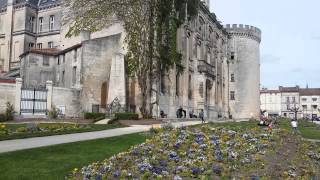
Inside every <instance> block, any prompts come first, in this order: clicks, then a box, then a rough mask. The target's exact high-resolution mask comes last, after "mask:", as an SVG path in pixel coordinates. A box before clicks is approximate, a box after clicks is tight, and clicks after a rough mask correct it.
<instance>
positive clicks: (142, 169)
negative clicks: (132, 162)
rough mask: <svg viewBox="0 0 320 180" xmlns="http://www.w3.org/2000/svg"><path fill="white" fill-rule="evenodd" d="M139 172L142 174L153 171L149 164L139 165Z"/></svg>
mask: <svg viewBox="0 0 320 180" xmlns="http://www.w3.org/2000/svg"><path fill="white" fill-rule="evenodd" d="M138 168H139V171H140V172H141V173H143V172H145V171H147V170H151V169H152V166H151V165H150V164H149V163H142V164H139V165H138Z"/></svg>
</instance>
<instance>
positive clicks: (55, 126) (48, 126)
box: [0, 123, 124, 141]
mask: <svg viewBox="0 0 320 180" xmlns="http://www.w3.org/2000/svg"><path fill="white" fill-rule="evenodd" d="M0 125H1V124H0ZM1 126H4V127H5V128H1V127H0V141H3V140H11V139H23V138H30V137H42V136H52V135H62V134H72V133H82V132H92V131H102V130H107V129H114V128H119V127H124V126H122V125H97V124H87V125H80V124H68V123H64V124H63V123H40V124H31V125H30V124H29V125H28V124H3V125H1Z"/></svg>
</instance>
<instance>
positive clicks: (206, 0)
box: [201, 0, 210, 9]
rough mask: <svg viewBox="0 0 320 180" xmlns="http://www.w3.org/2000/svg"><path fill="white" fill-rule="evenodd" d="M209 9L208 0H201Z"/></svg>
mask: <svg viewBox="0 0 320 180" xmlns="http://www.w3.org/2000/svg"><path fill="white" fill-rule="evenodd" d="M201 1H202V2H203V3H204V4H205V5H206V6H207V8H208V9H210V0H201Z"/></svg>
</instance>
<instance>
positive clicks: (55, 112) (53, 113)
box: [48, 107, 59, 119]
mask: <svg viewBox="0 0 320 180" xmlns="http://www.w3.org/2000/svg"><path fill="white" fill-rule="evenodd" d="M48 115H49V118H50V119H57V118H58V116H59V109H58V108H56V107H52V109H51V110H50V111H49V113H48Z"/></svg>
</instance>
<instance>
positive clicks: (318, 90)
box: [299, 88, 320, 96]
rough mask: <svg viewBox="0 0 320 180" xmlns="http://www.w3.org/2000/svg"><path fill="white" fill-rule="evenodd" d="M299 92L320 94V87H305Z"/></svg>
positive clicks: (301, 94)
mask: <svg viewBox="0 0 320 180" xmlns="http://www.w3.org/2000/svg"><path fill="white" fill-rule="evenodd" d="M299 92H300V96H320V88H303V89H300V91H299Z"/></svg>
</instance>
